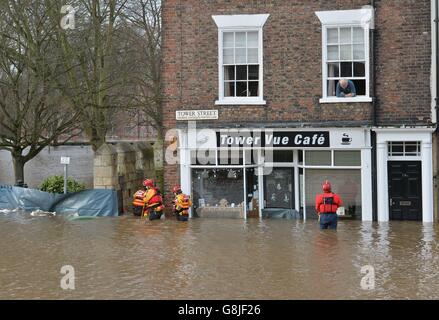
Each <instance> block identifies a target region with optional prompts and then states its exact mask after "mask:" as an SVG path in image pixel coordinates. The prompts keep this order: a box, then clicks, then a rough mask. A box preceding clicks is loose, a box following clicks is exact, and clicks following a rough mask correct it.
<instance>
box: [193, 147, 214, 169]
mask: <svg viewBox="0 0 439 320" xmlns="http://www.w3.org/2000/svg"><path fill="white" fill-rule="evenodd" d="M215 161H216V151H215V150H192V151H191V163H192V164H193V165H199V166H204V165H216V163H215Z"/></svg>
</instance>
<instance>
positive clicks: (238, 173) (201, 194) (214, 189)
mask: <svg viewBox="0 0 439 320" xmlns="http://www.w3.org/2000/svg"><path fill="white" fill-rule="evenodd" d="M192 190H193V199H194V209H195V213H196V211H197V208H202V207H221V208H240V207H243V203H244V178H243V170H242V169H232V168H231V169H193V170H192Z"/></svg>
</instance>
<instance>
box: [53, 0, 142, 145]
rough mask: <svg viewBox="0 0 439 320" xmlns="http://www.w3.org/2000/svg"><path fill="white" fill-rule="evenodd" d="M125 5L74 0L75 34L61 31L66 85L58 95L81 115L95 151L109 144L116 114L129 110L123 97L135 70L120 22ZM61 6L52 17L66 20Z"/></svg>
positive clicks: (122, 0) (123, 0)
mask: <svg viewBox="0 0 439 320" xmlns="http://www.w3.org/2000/svg"><path fill="white" fill-rule="evenodd" d="M126 3H127V0H73V1H70V2H69V4H70V5H71V6H72V7H73V8H74V9H75V26H74V29H73V30H62V29H61V28H59V29H58V32H57V39H58V44H59V49H60V51H61V52H62V55H63V63H64V70H65V72H66V77H65V81H64V82H63V83H60V84H59V88H60V90H62V91H63V94H64V95H65V97H66V98H67V99H69V101H70V102H71V104H72V105H73V106H74V109H75V110H76V111H79V113H80V115H81V119H80V122H81V126H82V128H83V129H84V132H85V134H86V135H87V137H88V139H89V140H90V143H91V145H92V148H93V150H94V151H96V150H97V149H98V148H99V147H100V146H101V145H102V144H103V143H105V141H106V135H107V132H108V130H109V128H110V127H111V119H112V117H114V116H115V113H117V112H120V111H122V110H126V109H127V105H128V104H129V101H128V100H127V99H126V94H125V91H126V90H127V83H129V82H130V81H129V77H131V75H132V74H133V71H134V70H135V68H136V66H135V65H134V63H133V62H132V61H130V60H129V59H127V57H126V51H127V48H126V44H125V41H124V40H123V37H124V34H123V32H122V31H123V30H124V26H123V20H122V19H121V16H122V13H123V11H124V10H125V6H126ZM60 12H61V4H59V5H58V7H57V8H56V7H55V9H53V10H52V11H51V12H50V16H51V17H52V19H53V21H54V23H57V22H58V21H60V19H61V18H62V14H61V13H60Z"/></svg>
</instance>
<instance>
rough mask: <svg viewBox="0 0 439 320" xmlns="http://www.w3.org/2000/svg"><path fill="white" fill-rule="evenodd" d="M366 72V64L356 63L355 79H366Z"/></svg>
mask: <svg viewBox="0 0 439 320" xmlns="http://www.w3.org/2000/svg"><path fill="white" fill-rule="evenodd" d="M365 70H366V68H365V63H364V62H354V77H364V76H365V75H366V73H365Z"/></svg>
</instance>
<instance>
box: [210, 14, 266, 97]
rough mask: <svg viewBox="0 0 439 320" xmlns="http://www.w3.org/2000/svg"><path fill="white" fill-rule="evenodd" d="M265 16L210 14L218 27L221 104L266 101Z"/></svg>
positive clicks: (219, 92)
mask: <svg viewBox="0 0 439 320" xmlns="http://www.w3.org/2000/svg"><path fill="white" fill-rule="evenodd" d="M267 18H268V15H265V14H263V15H260V14H256V15H231V16H213V19H214V20H215V23H216V24H217V26H218V69H219V75H218V78H219V85H218V100H217V101H216V104H218V105H221V104H225V105H234V104H235V105H245V104H265V101H264V100H263V45H262V39H263V36H262V27H263V25H264V24H265V22H266V20H267Z"/></svg>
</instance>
